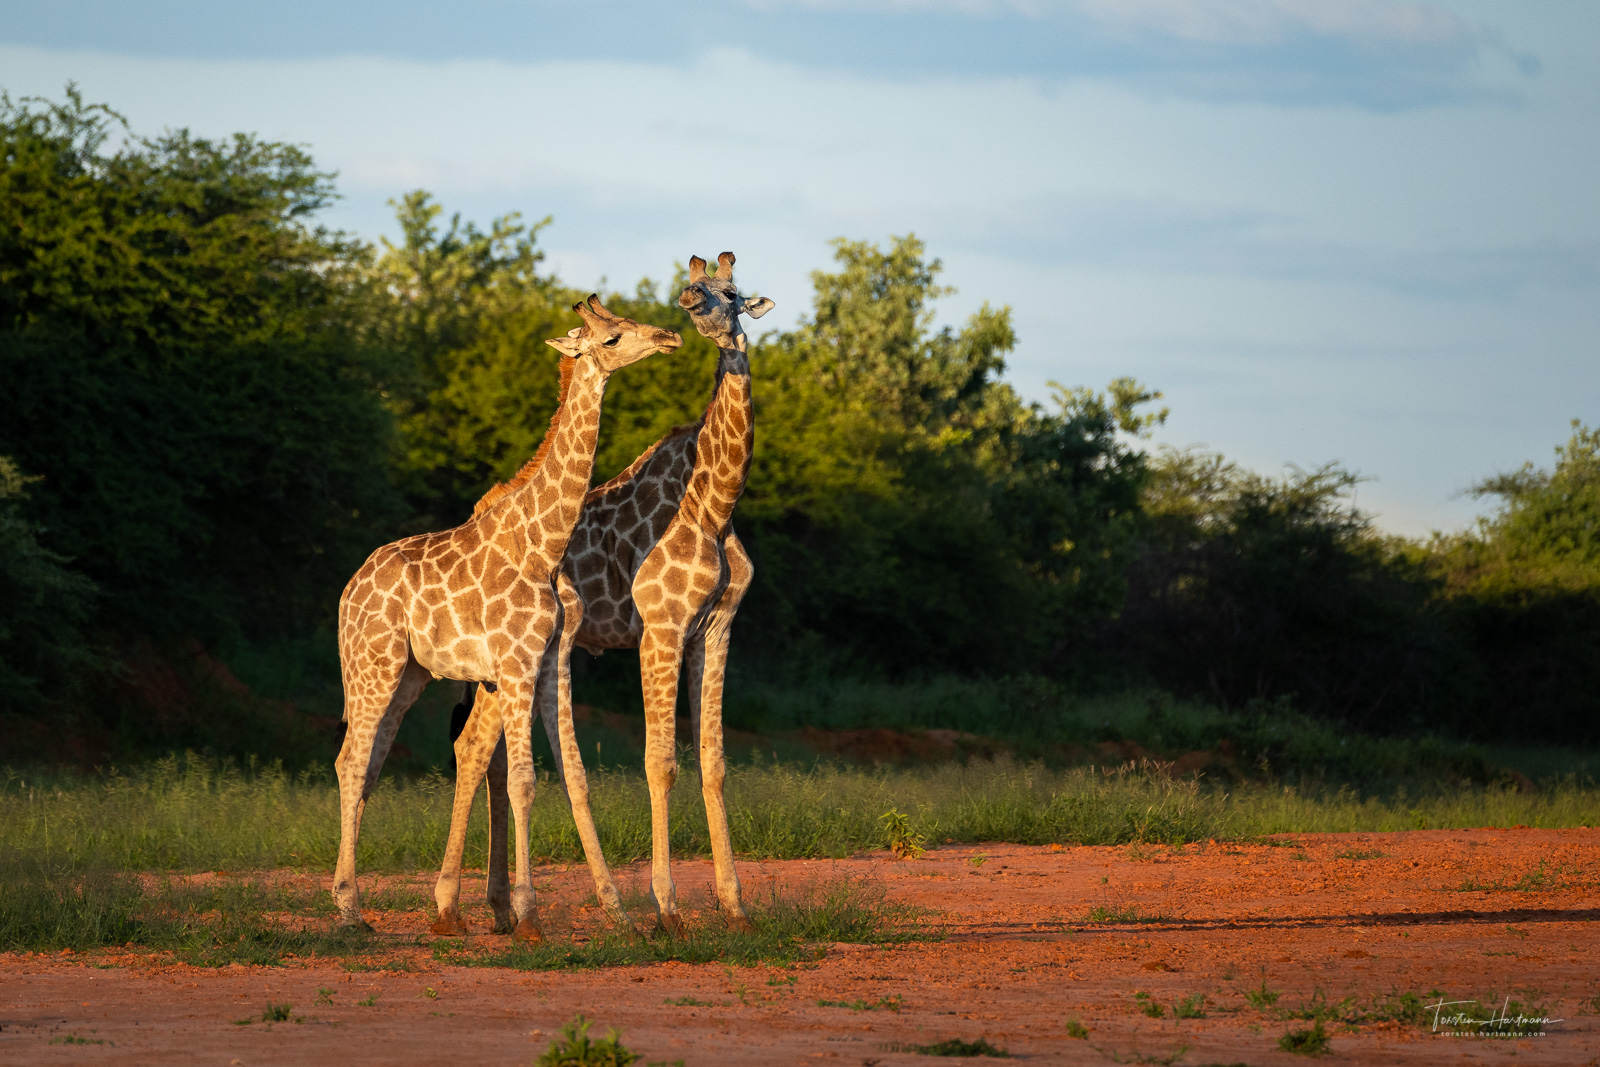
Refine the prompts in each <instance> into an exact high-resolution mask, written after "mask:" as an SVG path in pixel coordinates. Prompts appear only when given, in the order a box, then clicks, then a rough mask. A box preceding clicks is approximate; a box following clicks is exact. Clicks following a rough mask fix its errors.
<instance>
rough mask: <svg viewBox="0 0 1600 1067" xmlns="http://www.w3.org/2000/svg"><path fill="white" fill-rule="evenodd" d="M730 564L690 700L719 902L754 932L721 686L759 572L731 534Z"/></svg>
mask: <svg viewBox="0 0 1600 1067" xmlns="http://www.w3.org/2000/svg"><path fill="white" fill-rule="evenodd" d="M724 549H725V552H726V558H727V562H728V588H727V589H726V590H725V591H724V593H723V595H722V599H721V600H720V601H719V602H718V604H717V606H716V608H715V609H713V610H712V613H711V616H710V617H709V618H708V619H707V620H706V630H705V633H704V635H703V636H702V637H701V639H700V640H699V641H696V642H695V643H694V644H693V645H692V646H691V647H690V649H689V655H688V660H689V696H690V700H691V701H692V702H693V703H692V710H693V714H692V716H691V717H692V720H693V722H694V728H695V741H696V743H697V745H698V746H699V747H698V751H699V757H700V795H701V798H702V799H703V800H704V801H705V805H706V828H707V830H708V832H709V834H710V837H711V860H712V866H713V868H714V870H715V872H716V881H717V900H718V902H719V903H721V905H722V913H723V915H725V916H726V917H727V920H728V926H729V927H730V928H731V929H733V930H737V931H740V932H741V933H751V932H753V931H754V930H755V925H754V924H753V923H751V921H750V917H749V916H748V915H746V914H745V910H744V903H743V901H742V900H741V898H740V897H741V894H740V888H739V873H738V871H737V869H736V868H735V867H734V862H733V835H732V833H730V832H729V829H728V808H727V804H726V802H725V800H724V797H723V786H724V784H725V783H726V781H727V777H728V762H727V757H726V755H725V754H724V752H723V743H722V686H723V682H724V681H725V680H726V677H727V667H728V643H729V641H730V639H731V638H732V635H733V617H734V614H735V613H736V612H738V610H739V604H740V602H741V601H743V599H744V594H745V592H746V591H747V590H748V589H749V588H750V583H751V581H752V580H753V579H754V577H755V568H754V567H753V566H752V565H751V563H750V557H749V556H748V555H747V554H746V553H745V551H744V546H743V545H742V544H740V543H739V539H738V537H736V536H735V535H734V534H733V532H732V531H729V533H728V538H727V541H726V542H725V546H724Z"/></svg>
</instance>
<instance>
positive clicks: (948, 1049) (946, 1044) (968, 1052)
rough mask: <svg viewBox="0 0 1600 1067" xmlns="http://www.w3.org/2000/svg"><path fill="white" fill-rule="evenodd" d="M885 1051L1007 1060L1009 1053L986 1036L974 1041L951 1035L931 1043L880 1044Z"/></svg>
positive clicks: (1009, 1056)
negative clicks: (992, 1043)
mask: <svg viewBox="0 0 1600 1067" xmlns="http://www.w3.org/2000/svg"><path fill="white" fill-rule="evenodd" d="M880 1047H881V1048H882V1049H883V1050H884V1051H885V1052H915V1053H916V1054H917V1055H919V1056H993V1057H994V1058H995V1059H1000V1060H1009V1059H1010V1058H1011V1053H1009V1052H1007V1051H1006V1050H1005V1049H1003V1048H996V1047H995V1046H994V1045H991V1044H989V1041H988V1039H987V1038H982V1037H980V1038H978V1040H976V1041H963V1040H961V1039H960V1038H959V1037H952V1038H949V1039H948V1040H945V1041H936V1042H934V1043H933V1044H931V1045H906V1044H902V1043H900V1042H898V1041H897V1042H894V1043H892V1044H888V1045H882V1046H880Z"/></svg>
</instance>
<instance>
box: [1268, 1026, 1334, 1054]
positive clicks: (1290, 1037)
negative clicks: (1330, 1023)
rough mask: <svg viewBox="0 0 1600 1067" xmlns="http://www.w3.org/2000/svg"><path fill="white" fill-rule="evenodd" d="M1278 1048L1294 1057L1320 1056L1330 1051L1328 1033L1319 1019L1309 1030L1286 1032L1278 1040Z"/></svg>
mask: <svg viewBox="0 0 1600 1067" xmlns="http://www.w3.org/2000/svg"><path fill="white" fill-rule="evenodd" d="M1278 1047H1279V1048H1281V1049H1283V1051H1285V1052H1290V1053H1293V1054H1294V1055H1296V1056H1321V1055H1324V1054H1326V1053H1328V1052H1331V1051H1332V1050H1331V1049H1330V1048H1329V1039H1328V1031H1326V1030H1324V1029H1323V1028H1322V1020H1321V1019H1318V1020H1317V1021H1316V1023H1315V1024H1314V1025H1313V1026H1312V1027H1311V1029H1309V1030H1290V1031H1288V1032H1287V1033H1285V1034H1284V1035H1283V1036H1282V1037H1280V1038H1278Z"/></svg>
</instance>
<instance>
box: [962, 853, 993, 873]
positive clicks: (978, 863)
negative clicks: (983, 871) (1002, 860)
mask: <svg viewBox="0 0 1600 1067" xmlns="http://www.w3.org/2000/svg"><path fill="white" fill-rule="evenodd" d="M988 858H989V855H988V853H986V852H980V853H978V854H977V855H976V856H968V857H967V862H968V863H969V864H971V865H972V869H973V870H977V869H978V868H979V867H982V866H983V864H984V861H985V860H987V859H988Z"/></svg>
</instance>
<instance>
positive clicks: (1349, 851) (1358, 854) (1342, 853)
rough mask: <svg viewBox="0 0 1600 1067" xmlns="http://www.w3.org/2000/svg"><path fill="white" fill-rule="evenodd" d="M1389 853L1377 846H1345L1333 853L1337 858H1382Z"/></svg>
mask: <svg viewBox="0 0 1600 1067" xmlns="http://www.w3.org/2000/svg"><path fill="white" fill-rule="evenodd" d="M1387 855H1389V854H1388V853H1387V852H1379V851H1378V850H1377V849H1375V848H1345V849H1340V850H1339V851H1338V852H1335V853H1334V854H1333V858H1334V859H1336V860H1381V859H1383V858H1384V857H1385V856H1387Z"/></svg>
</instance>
